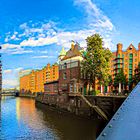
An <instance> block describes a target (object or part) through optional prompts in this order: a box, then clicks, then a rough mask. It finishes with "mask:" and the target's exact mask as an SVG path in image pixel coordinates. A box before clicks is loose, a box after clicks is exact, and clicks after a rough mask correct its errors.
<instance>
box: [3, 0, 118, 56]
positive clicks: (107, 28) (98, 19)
mask: <svg viewBox="0 0 140 140" xmlns="http://www.w3.org/2000/svg"><path fill="white" fill-rule="evenodd" d="M74 4H75V6H79V7H80V8H82V9H84V10H85V13H86V17H85V18H86V19H85V25H88V26H86V28H83V29H81V30H78V31H67V30H65V31H64V30H62V29H60V28H57V27H56V25H57V24H56V23H55V22H52V21H49V22H48V23H43V22H42V23H34V24H32V25H30V26H29V25H28V23H23V24H21V25H20V26H19V27H20V29H21V30H22V31H23V32H22V33H18V32H14V34H13V35H12V36H11V38H10V36H9V35H10V34H7V38H5V41H9V38H10V39H15V40H16V38H22V37H24V39H22V41H21V42H20V43H19V44H18V45H16V44H8V43H7V44H3V45H2V47H3V48H4V49H8V48H10V49H14V48H16V49H17V50H16V51H12V52H11V51H10V53H11V54H23V53H32V51H29V50H26V47H38V46H45V45H51V44H56V45H58V46H64V47H65V48H69V47H70V41H71V40H74V41H77V42H79V43H80V45H81V46H82V47H85V46H86V41H85V39H86V38H87V36H90V35H92V34H94V33H99V34H101V35H102V37H103V38H104V46H105V47H108V48H111V47H112V45H113V44H112V32H113V31H114V29H115V28H114V25H113V24H112V22H111V20H110V19H109V18H108V17H107V16H106V15H105V14H104V13H103V12H102V11H101V10H100V9H99V8H98V7H97V6H96V4H95V3H93V2H92V1H91V0H75V1H74ZM17 36H18V37H17ZM25 38H27V39H25ZM21 47H24V49H22V50H21Z"/></svg>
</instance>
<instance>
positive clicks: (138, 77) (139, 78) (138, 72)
mask: <svg viewBox="0 0 140 140" xmlns="http://www.w3.org/2000/svg"><path fill="white" fill-rule="evenodd" d="M138 82H140V62H139V64H138V67H137V68H136V69H135V75H134V76H133V80H132V84H134V86H136V85H137V84H138Z"/></svg>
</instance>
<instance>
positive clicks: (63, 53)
mask: <svg viewBox="0 0 140 140" xmlns="http://www.w3.org/2000/svg"><path fill="white" fill-rule="evenodd" d="M60 55H66V51H65V49H64V47H62V50H61V52H60Z"/></svg>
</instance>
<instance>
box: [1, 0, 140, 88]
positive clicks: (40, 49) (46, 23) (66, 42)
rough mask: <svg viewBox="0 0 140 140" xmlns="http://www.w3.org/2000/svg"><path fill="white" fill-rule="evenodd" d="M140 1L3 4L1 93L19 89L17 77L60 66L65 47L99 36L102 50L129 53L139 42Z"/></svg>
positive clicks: (16, 0)
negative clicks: (119, 49) (119, 46)
mask: <svg viewBox="0 0 140 140" xmlns="http://www.w3.org/2000/svg"><path fill="white" fill-rule="evenodd" d="M139 5H140V1H138V0H137V1H136V0H135V1H134V0H133V1H132V0H1V1H0V45H1V46H2V51H1V53H2V65H3V67H2V69H3V88H12V87H17V86H18V85H19V78H18V73H19V71H21V70H24V69H41V68H42V67H44V66H45V65H46V64H47V63H50V64H53V63H55V62H57V58H58V55H59V53H60V50H61V49H62V46H63V47H64V48H65V49H66V50H68V49H69V48H70V44H71V40H74V41H76V42H79V43H80V46H81V47H86V41H85V39H86V38H87V37H88V36H90V35H92V34H94V33H99V34H100V35H101V36H102V38H103V41H104V47H107V48H109V49H111V51H115V50H116V44H117V43H122V44H123V49H124V50H125V49H126V48H127V47H128V46H129V45H130V44H131V43H132V44H134V46H135V47H136V48H137V46H138V43H139V42H140V24H139V22H140V18H139V17H140V10H139Z"/></svg>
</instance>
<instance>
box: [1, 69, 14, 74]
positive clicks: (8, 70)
mask: <svg viewBox="0 0 140 140" xmlns="http://www.w3.org/2000/svg"><path fill="white" fill-rule="evenodd" d="M3 73H4V74H11V73H12V70H11V69H7V70H4V71H3Z"/></svg>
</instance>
